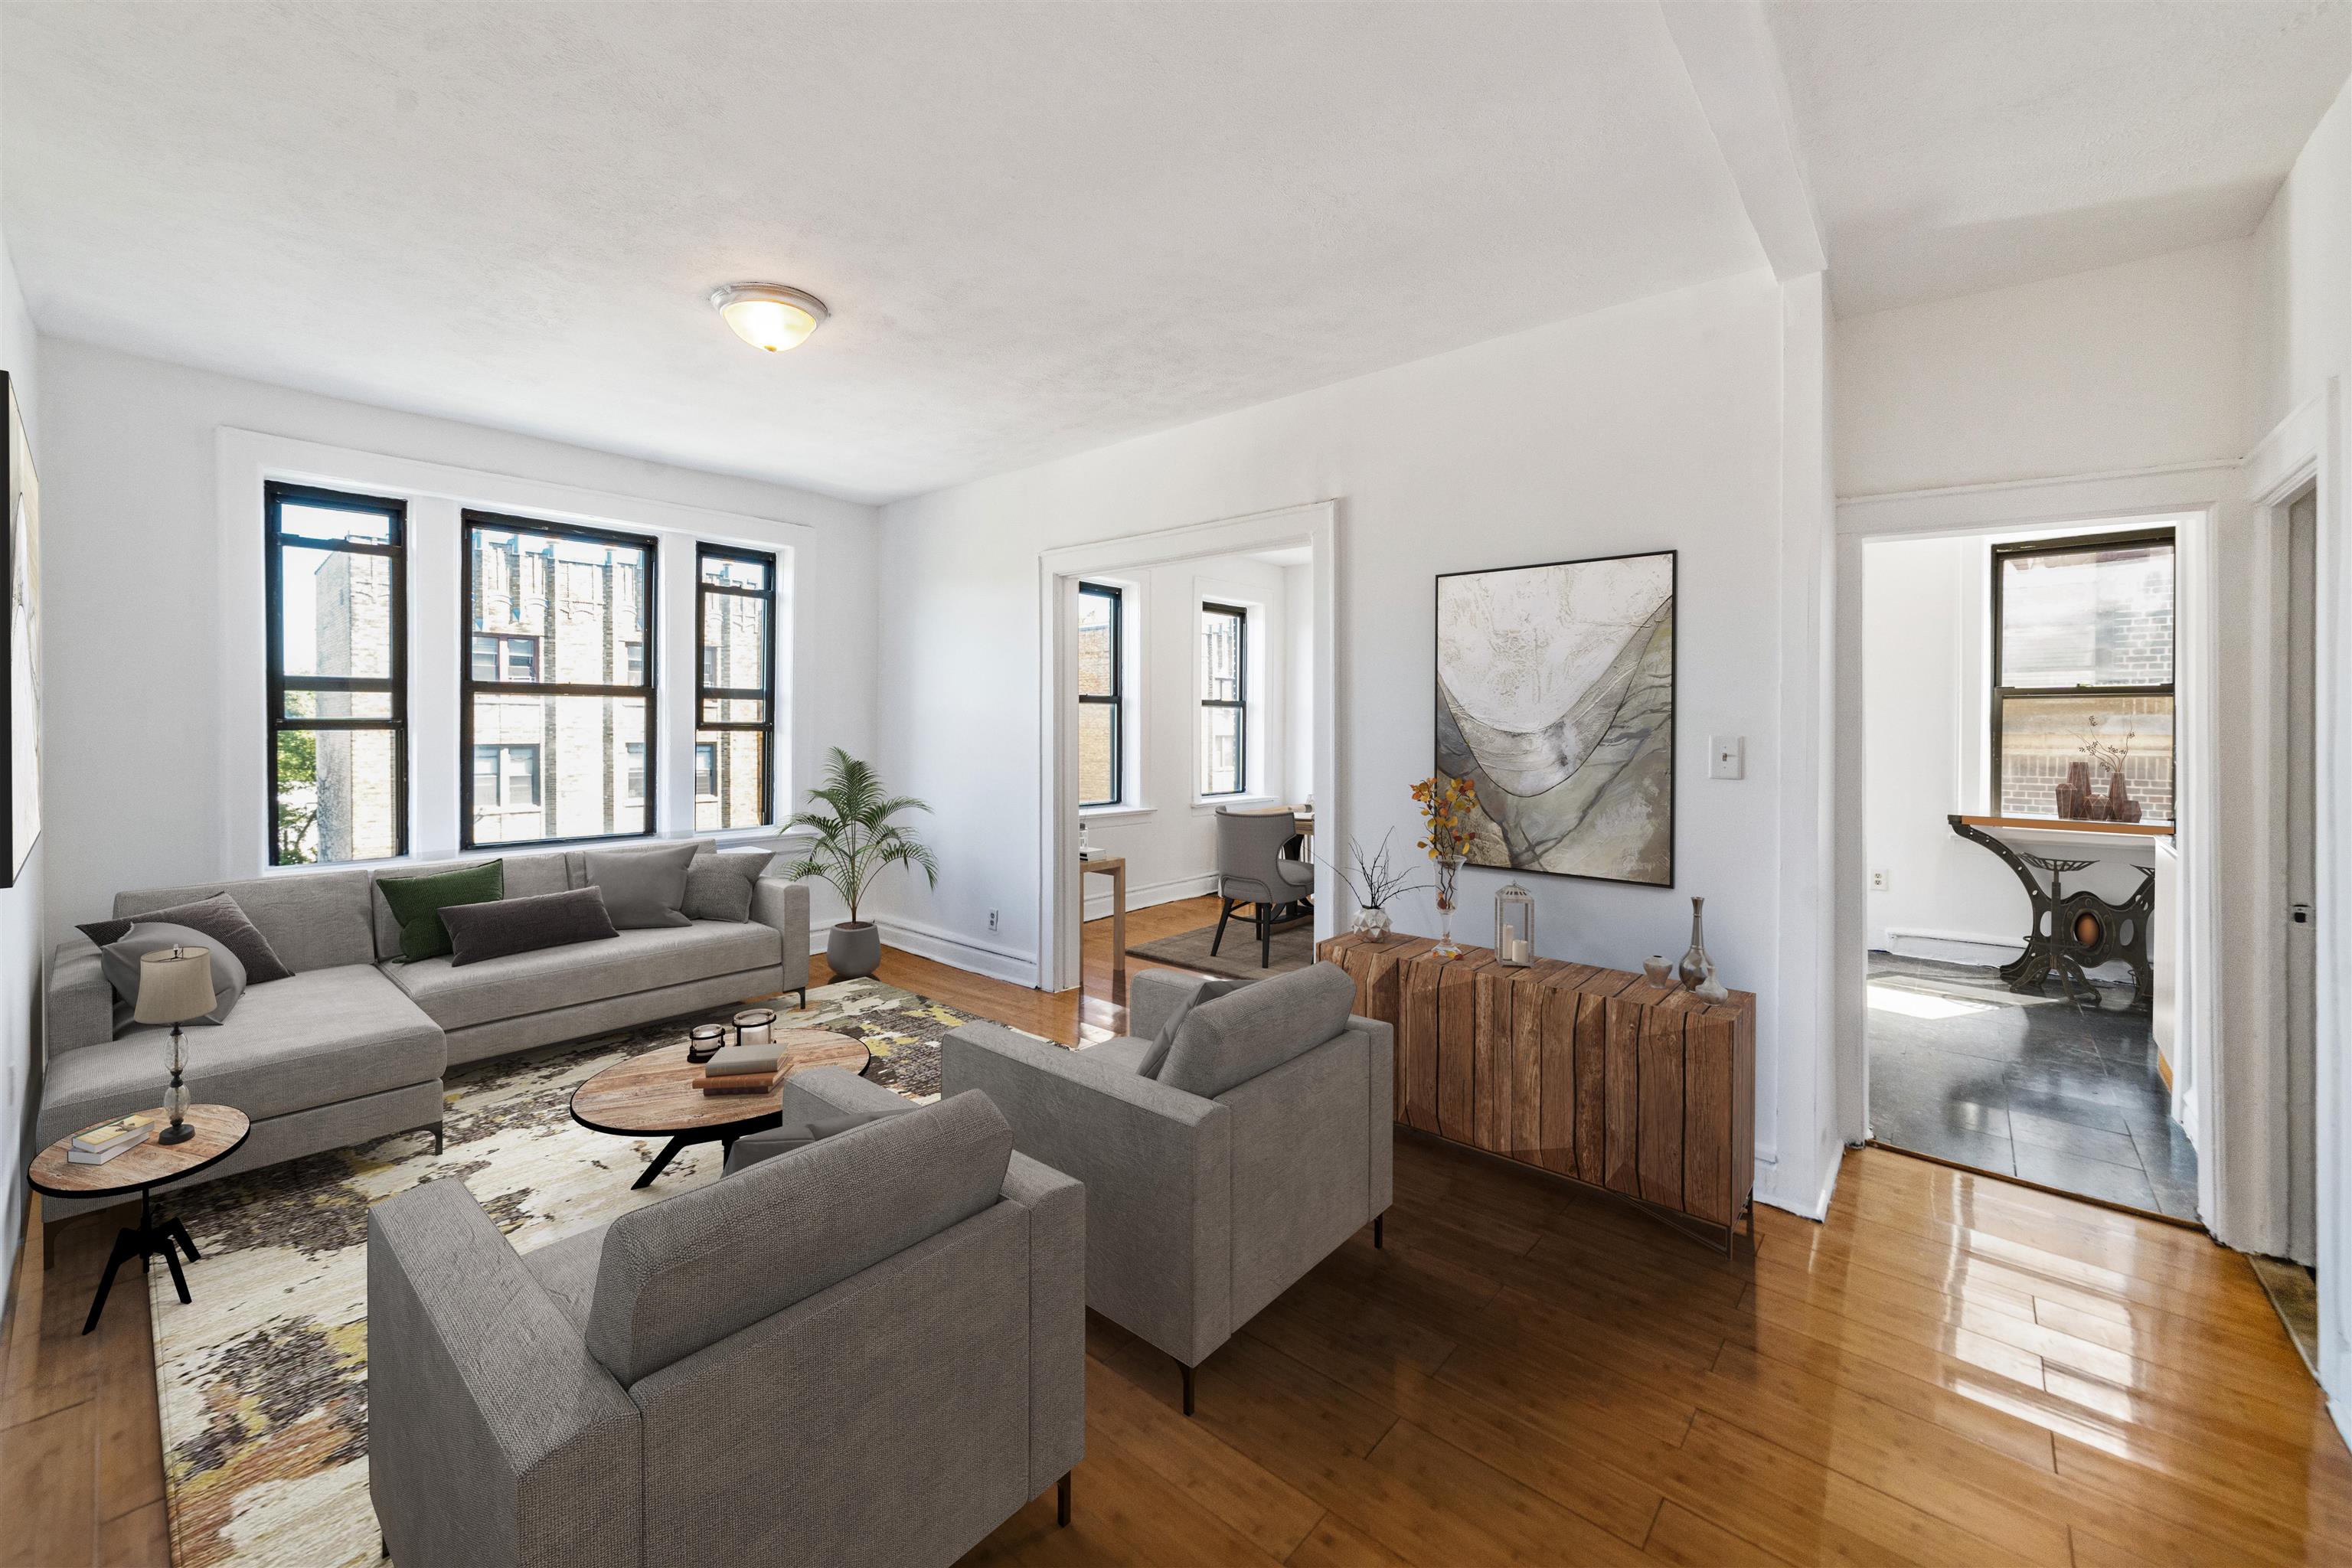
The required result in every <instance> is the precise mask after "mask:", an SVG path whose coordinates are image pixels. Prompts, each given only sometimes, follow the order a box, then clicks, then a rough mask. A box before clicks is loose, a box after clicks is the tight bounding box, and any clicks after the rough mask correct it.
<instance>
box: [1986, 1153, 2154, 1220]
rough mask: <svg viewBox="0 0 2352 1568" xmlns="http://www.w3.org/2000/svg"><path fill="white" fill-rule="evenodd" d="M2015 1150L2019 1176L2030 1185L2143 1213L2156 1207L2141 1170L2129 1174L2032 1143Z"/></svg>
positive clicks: (2145, 1174) (2122, 1168)
mask: <svg viewBox="0 0 2352 1568" xmlns="http://www.w3.org/2000/svg"><path fill="white" fill-rule="evenodd" d="M2014 1147H2015V1149H2016V1160H2017V1173H2018V1174H2019V1175H2021V1176H2022V1177H2024V1178H2025V1179H2026V1180H2027V1181H2029V1182H2039V1183H2041V1184H2042V1185H2043V1186H2045V1187H2057V1188H2060V1189H2061V1190H2063V1191H2065V1192H2070V1193H2080V1194H2083V1195H2084V1197H2092V1198H2104V1199H2105V1200H2106V1201H2107V1202H2108V1203H2111V1204H2129V1205H2131V1206H2132V1207H2134V1208H2140V1209H2154V1208H2155V1207H2156V1189H2155V1188H2154V1187H2153V1186H2151V1185H2149V1184H2148V1179H2147V1172H2145V1171H2142V1170H2139V1169H2137V1168H2133V1169H2129V1170H2126V1168H2125V1167H2123V1166H2121V1165H2110V1164H2107V1163H2105V1162H2103V1161H2098V1160H2085V1159H2083V1158H2081V1157H2080V1156H2078V1155H2074V1154H2062V1153H2060V1152H2058V1151H2057V1150H2055V1149H2043V1148H2039V1147H2037V1146H2035V1145H2033V1144H2032V1143H2019V1144H2016V1145H2015V1146H2014Z"/></svg>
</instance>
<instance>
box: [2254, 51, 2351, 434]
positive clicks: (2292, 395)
mask: <svg viewBox="0 0 2352 1568" xmlns="http://www.w3.org/2000/svg"><path fill="white" fill-rule="evenodd" d="M2347 191H2352V98H2347V97H2346V96H2339V97H2338V98H2337V99H2336V102H2335V103H2334V104H2333V105H2332V106H2331V107H2330V108H2329V109H2328V110H2327V113H2326V117H2325V118H2323V119H2322V120H2321V121H2320V122H2319V126H2318V129H2317V130H2315V131H2314V132H2312V133H2311V140H2310V141H2309V142H2306V143H2305V145H2304V149H2303V154H2302V156H2301V157H2299V158H2297V159H2296V160H2295V164H2294V172H2293V173H2291V174H2288V176H2287V179H2286V184H2284V185H2283V186H2281V187H2280V189H2279V194H2278V195H2277V197H2276V198H2275V199H2274V200H2273V202H2272V203H2271V206H2270V210H2269V212H2267V213H2265V214H2264V215H2263V221H2262V223H2261V225H2260V226H2258V227H2257V228H2256V229H2255V230H2254V236H2253V238H2252V241H2251V242H2250V250H2251V258H2250V264H2249V299H2248V307H2247V312H2246V321H2245V360H2246V375H2245V383H2246V396H2245V400H2244V402H2245V408H2244V415H2245V423H2244V425H2243V426H2242V430H2241V432H2240V437H2241V438H2240V441H2239V447H2240V449H2241V450H2248V449H2251V448H2252V447H2253V445H2254V444H2255V443H2256V442H2257V441H2259V440H2261V439H2262V437H2263V435H2264V434H2266V433H2267V432H2268V431H2269V430H2270V429H2271V428H2272V427H2273V426H2275V425H2277V424H2278V422H2279V421H2280V420H2282V419H2284V418H2285V417H2286V416H2288V415H2289V414H2292V413H2293V412H2294V410H2295V409H2296V408H2297V407H2298V406H2300V405H2302V404H2304V403H2305V402H2307V401H2309V400H2310V399H2311V398H2313V397H2315V396H2317V395H2320V394H2321V393H2322V392H2323V391H2324V390H2325V389H2326V384H2327V380H2328V378H2329V377H2331V376H2339V375H2341V374H2343V373H2344V368H2345V363H2346V356H2347V353H2352V286H2347V279H2352V200H2347Z"/></svg>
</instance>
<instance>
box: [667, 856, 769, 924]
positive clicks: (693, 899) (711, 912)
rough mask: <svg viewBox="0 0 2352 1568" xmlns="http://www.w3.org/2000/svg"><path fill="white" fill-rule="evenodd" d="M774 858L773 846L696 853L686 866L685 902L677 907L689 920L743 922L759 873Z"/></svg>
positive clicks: (747, 919) (747, 917) (747, 918)
mask: <svg viewBox="0 0 2352 1568" xmlns="http://www.w3.org/2000/svg"><path fill="white" fill-rule="evenodd" d="M774 858H776V852H775V851H774V850H772V849H754V850H751V851H748V852H746V853H742V854H727V855H698V856H696V857H695V858H693V860H691V861H689V862H688V865H687V868H686V902H685V903H684V904H683V905H681V906H680V910H681V912H683V913H684V914H685V916H686V918H687V919H688V920H690V921H733V922H734V923H735V924H737V925H741V924H743V923H744V922H745V921H749V920H750V919H751V889H754V888H756V887H758V886H759V885H760V873H761V872H762V871H764V870H766V869H767V868H768V862H769V861H771V860H772V859H774Z"/></svg>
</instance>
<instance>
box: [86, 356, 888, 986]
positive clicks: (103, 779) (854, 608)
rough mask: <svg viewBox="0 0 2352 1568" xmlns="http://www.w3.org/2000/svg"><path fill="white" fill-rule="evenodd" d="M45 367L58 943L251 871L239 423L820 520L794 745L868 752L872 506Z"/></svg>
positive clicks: (140, 373)
mask: <svg viewBox="0 0 2352 1568" xmlns="http://www.w3.org/2000/svg"><path fill="white" fill-rule="evenodd" d="M43 369H44V373H45V378H46V379H45V386H44V389H43V395H44V398H45V399H46V408H47V413H48V428H47V448H46V449H45V452H44V467H43V472H42V480H43V485H44V489H45V501H46V508H47V518H46V527H47V535H48V538H49V540H50V547H49V555H48V584H49V591H48V595H47V605H46V611H47V620H48V626H49V628H50V632H49V637H50V641H49V645H48V646H49V647H50V649H51V653H52V658H51V660H50V679H49V690H48V706H49V712H50V713H51V715H52V716H53V718H52V722H51V724H50V741H51V745H50V748H49V755H48V758H47V766H48V768H49V770H50V776H51V777H52V779H53V780H58V781H63V782H64V784H65V785H66V786H67V787H65V788H62V789H55V790H53V791H52V792H51V801H52V804H51V811H50V816H49V824H48V829H49V835H48V836H49V841H50V860H51V862H52V864H53V865H54V866H55V868H56V869H57V877H56V881H55V883H54V885H55V886H57V887H58V888H59V889H70V891H69V892H68V893H67V894H66V896H63V897H60V898H58V899H56V900H53V901H52V903H51V906H50V908H49V910H48V922H47V923H48V927H49V931H50V940H51V941H55V940H57V939H58V937H59V936H60V935H61V934H62V933H63V932H64V931H66V930H67V928H68V927H69V926H70V925H72V924H73V923H75V922H77V921H86V920H90V919H93V918H97V917H100V916H103V915H105V914H106V913H107V912H108V910H109V902H110V899H111V897H112V895H113V893H114V892H115V891H116V890H117V889H121V888H126V887H146V886H155V885H163V884H173V883H185V882H194V881H200V880H204V879H207V878H214V877H226V876H229V875H242V874H247V868H243V867H239V866H234V865H232V864H230V863H229V857H228V852H227V850H226V847H225V846H224V845H223V844H222V843H221V836H220V834H219V831H218V824H219V823H220V822H221V821H222V820H223V817H224V815H225V813H226V812H228V811H230V810H232V809H234V808H235V807H236V803H230V802H226V801H224V800H223V799H222V798H221V795H222V794H223V786H222V784H221V783H220V779H221V774H222V771H223V768H222V756H223V752H222V748H224V747H227V746H250V747H254V748H256V749H257V748H258V746H259V743H260V742H259V738H258V736H256V735H247V734H242V733H236V732H234V731H235V730H236V726H234V725H230V724H227V723H225V722H223V721H222V718H221V715H222V714H223V713H224V712H225V711H226V710H227V709H228V706H229V699H228V697H227V695H226V694H225V693H224V692H223V691H222V690H220V689H218V688H219V686H220V682H221V677H220V675H219V673H218V669H217V664H218V650H219V649H220V648H221V647H223V646H224V644H225V642H226V641H227V640H228V639H229V638H230V637H231V635H232V634H231V629H230V628H228V627H226V626H224V625H223V624H222V619H221V617H222V616H223V614H224V609H223V605H222V602H221V595H220V593H219V591H218V589H217V587H216V584H218V583H219V582H220V567H219V555H220V533H219V525H218V521H217V517H218V502H217V497H216V494H215V433H216V432H217V431H218V430H219V429H220V428H221V427H223V426H233V427H236V428H239V429H245V430H252V431H258V432H263V433H266V434H268V435H273V436H281V437H294V438H298V439H301V440H306V441H313V442H320V443H324V444H328V445H331V446H336V447H347V448H352V449H354V450H357V451H361V452H369V453H378V454H384V455H388V456H393V457H399V458H415V459H420V460H425V461H430V462H435V463H443V464H448V465H452V466H455V467H458V468H472V469H478V470H484V471H487V472H489V473H493V474H500V475H508V476H513V477H516V478H520V479H536V480H543V481H548V482H551V483H562V484H566V485H572V486H579V487H583V488H587V489H596V490H602V491H605V492H609V493H612V494H615V495H619V496H624V497H637V498H642V499H645V500H653V501H667V502H673V503H677V504H680V505H688V506H698V507H704V508H709V509H713V510H725V511H733V512H740V513H747V514H750V515H752V516H756V517H772V518H782V519H791V520H797V521H805V522H808V523H810V524H813V525H814V526H813V527H811V528H810V529H808V530H806V531H804V532H803V533H802V534H801V535H800V538H801V539H802V540H803V541H804V542H803V543H798V544H796V551H797V556H796V563H797V566H798V569H799V573H800V576H801V581H800V582H799V583H798V584H796V595H795V596H796V598H797V600H798V605H799V610H798V613H799V614H801V615H803V616H814V617H815V625H814V628H813V629H814V636H813V637H811V638H809V639H808V640H806V641H805V642H803V645H802V646H803V648H805V649H807V650H809V651H810V653H811V654H812V658H810V660H809V661H808V662H807V663H806V664H805V665H804V666H803V667H800V668H795V670H794V672H793V700H794V709H795V713H796V718H797V721H798V722H797V724H796V727H795V732H794V734H793V742H795V744H794V746H793V750H795V751H798V752H802V754H803V755H804V756H805V755H807V754H810V752H812V751H821V749H822V748H823V747H824V746H826V745H832V744H836V743H838V744H841V745H844V746H846V747H848V748H849V749H851V750H852V751H853V752H866V751H868V750H870V747H871V742H872V713H873V710H874V705H875V696H874V691H875V688H874V680H873V668H872V662H871V659H870V657H869V652H868V650H869V649H870V648H871V647H872V644H873V637H874V603H875V595H876V590H875V577H874V531H875V524H874V512H873V510H872V509H871V508H867V507H864V506H858V505H856V504H853V503H850V502H845V501H839V500H830V499H827V498H824V497H818V496H814V495H808V494H804V493H802V492H799V491H794V490H790V489H782V488H781V487H778V486H773V485H766V484H761V483H758V482H756V481H753V480H749V479H733V478H726V477H721V476H718V475H712V474H705V473H698V472H695V471H692V470H689V469H684V468H671V467H668V466H667V465H664V464H659V463H652V462H646V461H643V460H640V459H636V458H623V457H617V456H614V455H612V454H609V453H603V452H592V451H587V450H584V449H583V448H579V447H565V446H562V445H559V444H557V443H554V442H550V441H542V440H539V439H536V438H533V437H522V436H515V435H510V434H508V433H505V432H502V431H495V430H489V429H485V428H482V427H480V426H468V425H461V424H457V423H454V422H451V421H447V420H441V419H433V418H426V417H423V416H415V415H408V414H399V413H394V412H392V411H389V410H386V409H382V408H374V407H370V406H367V405H361V404H355V403H346V402H343V401H341V400H339V399H335V398H330V397H320V396H317V395H312V394H309V393H301V392H293V391H289V390H287V389H284V388H280V387H272V386H265V385H262V384H258V383H256V382H249V381H242V380H236V379H234V378H231V377H227V376H221V375H214V374H208V373H205V372H201V371H194V370H188V369H184V368H182V367H180V366H176V365H169V364H164V363H159V362H157V361H153V360H147V359H141V358H137V357H134V356H131V355H128V354H123V353H116V352H114V351H112V350H107V349H99V348H91V347H88V346H85V345H82V344H79V343H68V342H58V341H56V340H48V341H46V342H44V344H43ZM247 630H249V628H247ZM412 635H416V634H412ZM456 636H457V632H456V628H455V627H454V626H453V627H451V628H450V630H449V637H450V638H451V639H452V644H453V646H454V640H455V638H456ZM673 700H675V699H673ZM58 715H64V716H66V718H64V719H63V720H60V719H58V718H57V717H56V716H58ZM99 716H103V721H98V720H99ZM797 782H798V784H799V785H800V787H803V788H804V787H805V786H806V784H807V782H808V781H807V780H805V779H802V780H800V781H797ZM254 809H255V810H256V811H258V810H259V809H260V807H259V805H258V804H256V805H255V807H254ZM822 918H824V917H823V911H820V919H822Z"/></svg>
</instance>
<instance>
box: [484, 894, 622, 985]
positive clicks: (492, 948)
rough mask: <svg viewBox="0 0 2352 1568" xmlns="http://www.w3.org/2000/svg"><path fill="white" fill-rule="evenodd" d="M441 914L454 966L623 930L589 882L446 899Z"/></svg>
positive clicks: (599, 938)
mask: <svg viewBox="0 0 2352 1568" xmlns="http://www.w3.org/2000/svg"><path fill="white" fill-rule="evenodd" d="M440 918H441V923H442V924H443V925H444V926H446V927H447V928H448V932H449V946H450V950H451V951H450V957H449V967H450V968H452V969H455V968H457V967H458V966H459V965H461V964H467V963H481V962H482V961H483V960H484V959H486V958H507V957H510V956H512V955H513V954H515V953H518V952H538V951H539V950H540V949H541V948H543V947H568V946H570V945H571V944H572V943H573V942H601V941H603V940H604V939H605V938H607V937H617V936H619V935H620V934H621V933H620V932H618V931H614V929H613V921H612V917H611V916H609V915H608V914H606V913H605V912H604V895H603V894H602V893H599V892H598V891H597V890H596V889H593V888H573V889H570V890H568V891H566V892H561V893H540V894H537V895H536V896H534V897H531V898H528V899H495V900H490V901H489V902H488V903H478V904H445V905H443V906H442V909H441V917H440Z"/></svg>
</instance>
